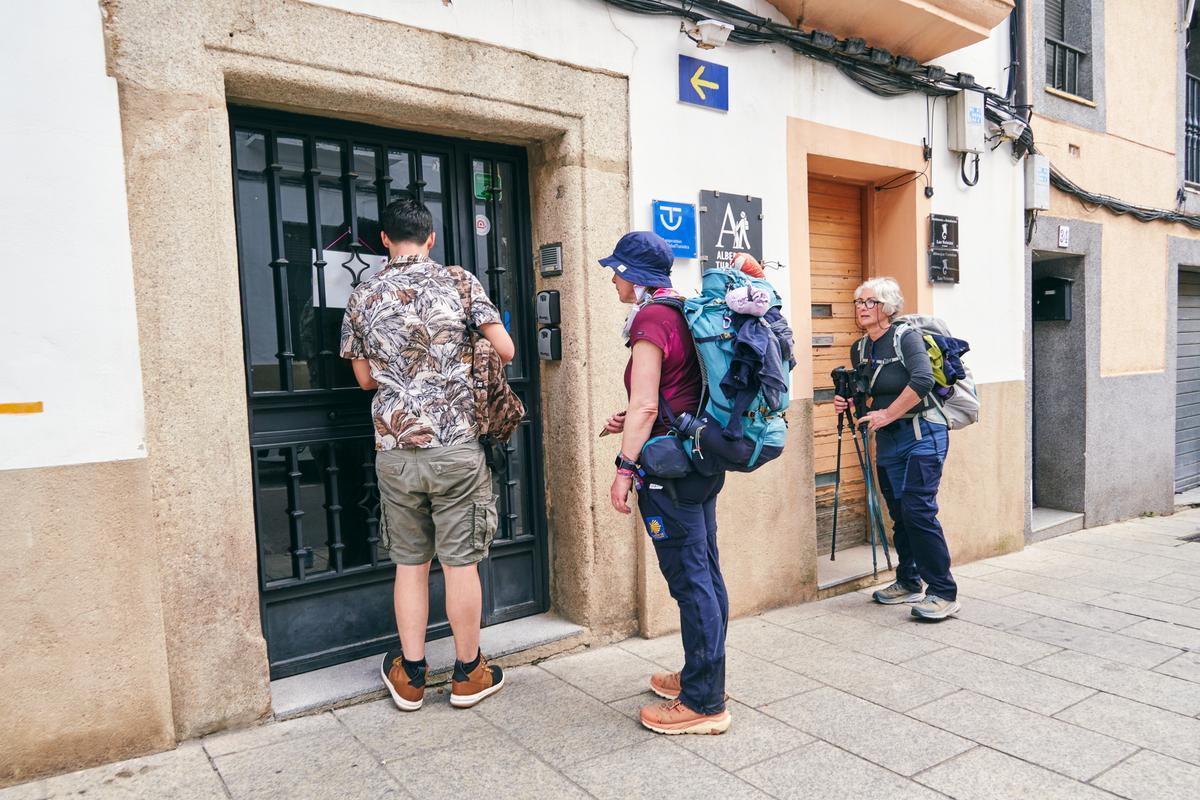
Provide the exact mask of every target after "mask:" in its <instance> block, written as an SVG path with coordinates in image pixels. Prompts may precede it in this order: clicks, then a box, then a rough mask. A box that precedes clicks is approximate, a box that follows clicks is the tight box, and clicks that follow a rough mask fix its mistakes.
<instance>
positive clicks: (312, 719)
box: [200, 701, 390, 758]
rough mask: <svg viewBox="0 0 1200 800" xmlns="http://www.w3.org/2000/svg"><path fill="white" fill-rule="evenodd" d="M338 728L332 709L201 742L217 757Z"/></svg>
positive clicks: (229, 733) (337, 730) (245, 729)
mask: <svg viewBox="0 0 1200 800" xmlns="http://www.w3.org/2000/svg"><path fill="white" fill-rule="evenodd" d="M389 702H390V701H389ZM341 727H342V726H341V723H339V722H338V721H337V718H336V717H334V716H333V714H332V713H331V712H328V711H326V712H325V713H323V714H313V715H311V716H307V717H297V718H296V719H289V720H284V721H283V722H275V723H272V724H269V725H258V726H256V727H253V728H243V729H241V730H236V731H227V732H225V733H214V734H213V735H211V736H205V737H204V738H203V739H201V740H200V743H201V744H202V745H203V746H204V749H205V750H206V751H207V752H208V754H209V755H210V756H212V757H213V758H216V757H217V756H226V755H229V754H230V753H240V752H241V751H242V750H253V749H254V748H256V747H265V746H267V745H270V744H278V743H279V742H282V741H285V740H287V739H299V738H303V737H305V736H323V735H326V734H330V733H333V734H336V733H338V732H340V731H341Z"/></svg>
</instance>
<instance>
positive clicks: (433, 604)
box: [230, 107, 548, 678]
mask: <svg viewBox="0 0 1200 800" xmlns="http://www.w3.org/2000/svg"><path fill="white" fill-rule="evenodd" d="M230 122H231V128H232V138H233V141H232V144H233V165H234V192H235V203H236V215H237V234H238V252H239V263H240V275H241V296H242V323H243V333H244V337H243V339H244V346H245V358H246V385H247V394H248V405H249V412H250V449H251V455H252V460H253V467H254V470H253V474H254V497H255V520H256V526H257V538H258V558H259V579H260V597H261V604H262V619H263V630H264V633H265V635H266V639H267V648H268V654H269V657H270V661H271V676H272V677H273V678H276V677H282V676H285V675H291V674H295V673H298V672H304V671H307V670H310V669H316V668H318V667H322V666H327V665H329V664H334V663H339V662H342V661H347V660H350V659H353V658H357V657H360V656H363V655H368V654H370V653H374V652H380V651H382V650H384V649H387V648H388V647H391V646H392V645H394V644H395V642H396V628H395V620H394V617H393V611H392V579H393V576H394V567H393V565H392V563H391V562H390V561H389V560H388V558H387V554H386V553H385V552H381V550H380V548H379V536H378V529H379V524H378V523H379V494H378V487H377V485H376V482H375V471H374V456H375V453H374V439H373V435H372V425H371V415H370V395H369V394H368V393H366V392H363V391H361V390H360V389H358V388H357V385H356V384H355V381H354V376H353V372H352V370H351V369H350V364H349V362H347V361H345V360H343V359H342V358H340V357H339V356H338V344H339V341H338V340H339V336H340V329H341V321H342V314H343V311H344V308H345V300H346V298H347V297H348V296H349V292H350V291H351V290H352V288H353V287H354V286H356V285H357V284H358V283H359V282H361V281H362V280H363V279H365V278H367V277H369V276H370V275H372V274H374V272H375V271H376V270H377V269H378V268H379V266H380V265H381V264H382V263H383V262H384V261H385V259H386V253H385V252H384V251H383V248H382V245H381V244H380V240H379V212H380V209H381V208H382V206H383V205H384V204H386V203H387V202H388V201H389V200H391V199H392V198H394V197H395V196H396V195H397V194H399V193H401V192H411V193H413V194H415V195H416V196H417V197H418V198H419V199H421V200H422V201H423V202H424V203H425V204H426V205H428V206H429V207H430V209H431V210H432V211H433V213H434V218H435V228H436V231H437V245H436V247H435V249H434V252H433V253H432V257H433V258H434V259H436V260H438V261H441V262H442V263H451V264H453V263H458V264H462V265H463V266H464V267H467V268H469V269H472V270H473V271H474V272H475V274H476V275H477V276H479V278H480V280H481V281H482V282H483V284H484V286H485V287H486V288H487V289H488V293H489V295H490V296H491V297H492V299H493V300H494V301H495V302H496V305H497V306H498V307H499V308H500V310H501V313H502V314H503V315H504V319H505V323H506V324H507V325H508V326H509V329H510V331H511V333H512V335H513V338H514V340H515V341H516V343H517V348H518V351H517V359H516V360H515V361H514V362H513V364H512V366H511V367H510V368H509V382H510V384H511V385H512V386H513V388H514V390H515V391H516V392H517V394H518V395H520V396H521V399H522V400H523V401H524V403H525V406H526V408H527V409H529V414H528V419H527V420H526V421H525V422H524V423H523V424H522V425H521V428H520V429H519V431H518V432H517V433H516V434H515V435H514V436H513V439H512V442H511V444H510V445H509V447H508V453H507V468H506V470H505V471H504V472H502V473H501V475H500V477H498V478H497V483H496V493H497V494H498V495H499V497H500V514H501V524H500V529H499V530H498V531H497V535H496V542H495V544H494V545H493V549H492V554H491V556H490V557H489V558H488V559H487V560H486V561H485V562H484V563H483V564H482V565H481V567H480V574H481V576H482V579H483V588H484V620H483V622H484V624H485V625H487V624H493V623H496V622H502V621H505V620H509V619H514V618H517V617H521V616H525V615H528V614H534V613H538V612H540V611H544V610H545V609H546V607H547V596H548V591H547V569H546V548H545V517H544V508H545V505H544V499H543V496H542V478H541V465H542V458H541V429H540V424H539V419H540V414H539V409H538V397H539V394H538V387H537V360H536V356H535V355H534V354H535V352H536V348H535V343H534V338H533V335H534V332H533V326H532V317H531V314H530V303H531V294H532V267H531V261H532V255H531V253H532V248H531V244H530V239H529V212H528V208H529V204H528V189H527V187H526V185H525V176H526V174H527V168H526V161H525V154H524V152H523V151H522V150H520V149H519V148H513V147H504V146H499V145H492V144H485V143H478V142H468V141H461V140H454V139H445V138H440V137H431V136H424V135H419V134H412V133H407V132H401V131H394V130H388V129H382V128H374V127H368V126H363V125H355V124H350V123H343V122H338V121H334V120H327V119H320V118H315V117H302V116H297V115H289V114H282V113H277V112H268V111H263V110H256V109H247V108H240V107H231V108H230ZM443 599H444V587H443V584H442V577H441V572H440V569H439V568H438V567H437V565H436V563H435V565H434V568H433V570H432V572H431V576H430V629H429V635H430V637H431V638H437V637H439V636H445V635H448V634H449V632H450V631H449V625H448V623H447V621H446V616H445V611H444V603H443Z"/></svg>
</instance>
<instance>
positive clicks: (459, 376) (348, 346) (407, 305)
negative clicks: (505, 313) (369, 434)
mask: <svg viewBox="0 0 1200 800" xmlns="http://www.w3.org/2000/svg"><path fill="white" fill-rule="evenodd" d="M460 285H462V286H464V287H465V288H467V290H468V291H469V292H470V299H471V316H472V321H473V322H474V323H475V324H476V325H487V324H488V323H492V322H500V312H499V311H498V310H497V309H496V306H495V305H493V303H492V301H491V300H489V299H488V296H487V293H486V292H484V290H483V286H482V285H481V284H480V283H479V280H478V279H477V278H476V277H475V276H474V275H472V274H470V273H469V272H467V271H466V270H464V269H462V268H461V267H447V266H443V265H441V264H439V263H437V262H436V261H433V260H432V259H430V258H428V257H427V256H401V257H400V258H397V259H394V260H392V261H389V262H388V263H387V264H386V265H385V266H384V267H383V269H381V270H380V271H379V272H378V273H376V274H375V275H374V276H372V277H370V278H368V279H367V280H365V281H363V282H362V283H360V284H359V285H358V287H357V288H355V290H354V292H353V293H352V294H351V295H350V299H349V300H348V301H347V302H346V316H345V318H344V319H343V320H342V341H341V354H342V357H343V358H365V359H367V360H368V361H369V362H370V364H371V376H372V377H373V378H374V379H375V381H376V382H377V383H378V384H379V388H378V389H377V390H376V391H375V397H374V399H373V401H372V403H371V413H372V417H373V418H374V422H375V449H376V450H391V449H392V448H395V447H401V448H425V447H448V446H450V445H455V444H463V443H466V442H470V441H473V440H474V439H476V438H477V437H478V427H477V426H476V424H475V400H474V394H473V393H472V391H471V365H470V343H469V340H468V337H467V325H466V318H467V314H466V309H465V308H463V302H462V294H461V293H460V291H459V286H460Z"/></svg>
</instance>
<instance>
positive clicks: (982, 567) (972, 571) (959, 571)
mask: <svg viewBox="0 0 1200 800" xmlns="http://www.w3.org/2000/svg"><path fill="white" fill-rule="evenodd" d="M1000 569H1003V567H1000V566H997V565H995V564H988V563H986V562H983V561H972V562H971V563H969V564H955V565H953V567H951V571H952V572H953V573H954V577H955V578H957V577H958V576H959V575H962V576H963V577H965V578H980V577H982V576H984V575H987V574H988V573H989V572H996V571H997V570H1000Z"/></svg>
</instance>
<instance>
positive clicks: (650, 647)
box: [617, 633, 683, 672]
mask: <svg viewBox="0 0 1200 800" xmlns="http://www.w3.org/2000/svg"><path fill="white" fill-rule="evenodd" d="M617 647H620V648H621V649H622V650H628V651H629V652H630V653H633V654H634V655H635V656H638V657H639V658H644V659H646V660H647V661H653V662H654V663H655V664H658V665H659V666H660V667H662V668H663V669H666V670H670V671H671V672H678V671H679V670H681V669H683V639H682V638H680V636H679V634H678V633H670V634H667V635H666V636H659V637H658V638H656V639H643V638H642V637H641V636H630V637H629V638H628V639H626V640H624V641H622V642H618V643H617Z"/></svg>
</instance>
